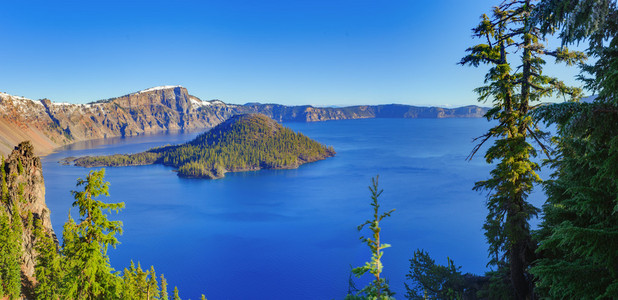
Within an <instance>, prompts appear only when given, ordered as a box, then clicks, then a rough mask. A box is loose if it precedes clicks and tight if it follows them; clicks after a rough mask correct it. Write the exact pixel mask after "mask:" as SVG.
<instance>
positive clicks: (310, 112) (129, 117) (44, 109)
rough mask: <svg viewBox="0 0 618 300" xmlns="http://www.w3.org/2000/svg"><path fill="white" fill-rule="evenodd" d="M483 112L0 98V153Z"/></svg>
mask: <svg viewBox="0 0 618 300" xmlns="http://www.w3.org/2000/svg"><path fill="white" fill-rule="evenodd" d="M485 112H486V109H485V108H481V107H478V106H466V107H461V108H455V109H447V108H439V107H416V106H409V105H397V104H391V105H375V106H350V107H342V108H323V107H312V106H308V105H306V106H285V105H279V104H259V103H249V104H245V105H231V104H225V103H223V102H221V101H219V100H212V101H203V100H201V99H199V98H197V97H195V96H192V95H189V93H188V91H187V89H186V88H184V87H181V86H162V87H156V88H150V89H147V90H143V91H139V92H136V93H132V94H128V95H124V96H121V97H117V98H112V99H107V100H101V101H97V102H93V103H89V104H68V103H54V102H52V101H50V100H48V99H43V100H30V99H26V98H23V97H17V96H12V95H8V94H5V93H0V153H2V154H5V155H6V154H8V153H9V152H10V151H11V149H13V147H14V146H16V145H17V144H19V143H20V142H21V141H24V140H30V141H32V144H33V145H34V149H35V153H36V154H39V155H45V154H48V153H50V152H52V151H53V149H55V148H56V147H59V146H63V145H66V144H70V143H73V142H77V141H83V140H90V139H99V138H108V137H117V136H134V135H141V134H149V133H155V132H161V131H174V130H194V129H206V128H211V127H213V126H215V125H217V124H219V123H221V122H223V121H225V120H226V119H227V118H229V117H231V116H233V115H238V114H245V113H262V114H265V115H267V116H268V117H270V118H272V119H274V120H277V121H279V122H286V121H296V122H315V121H327V120H344V119H359V118H476V117H481V116H483V114H484V113H485Z"/></svg>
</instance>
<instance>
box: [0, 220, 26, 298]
mask: <svg viewBox="0 0 618 300" xmlns="http://www.w3.org/2000/svg"><path fill="white" fill-rule="evenodd" d="M21 225H22V224H21V218H20V217H19V214H18V213H17V210H16V209H14V210H13V215H12V218H9V217H8V216H7V215H6V213H5V212H3V211H2V210H1V209H0V296H7V297H8V298H9V299H18V298H19V296H20V294H21V267H20V261H21V252H22V246H21Z"/></svg>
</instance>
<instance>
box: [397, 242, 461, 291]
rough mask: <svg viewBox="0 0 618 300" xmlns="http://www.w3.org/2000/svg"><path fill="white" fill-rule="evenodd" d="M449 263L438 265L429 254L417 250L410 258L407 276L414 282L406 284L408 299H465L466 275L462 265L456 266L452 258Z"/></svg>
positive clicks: (448, 259)
mask: <svg viewBox="0 0 618 300" xmlns="http://www.w3.org/2000/svg"><path fill="white" fill-rule="evenodd" d="M447 261H448V263H447V265H446V266H441V265H436V263H435V261H434V260H433V259H431V257H430V256H429V254H428V253H427V252H425V251H423V250H416V251H415V252H414V258H412V259H410V271H409V272H408V274H407V275H406V278H407V279H409V280H411V281H412V282H413V285H412V286H410V285H408V284H407V283H406V284H405V286H406V291H407V293H406V298H407V299H463V296H464V281H465V279H464V277H463V275H462V274H461V271H460V269H461V267H455V264H454V263H453V261H452V260H451V259H450V258H447Z"/></svg>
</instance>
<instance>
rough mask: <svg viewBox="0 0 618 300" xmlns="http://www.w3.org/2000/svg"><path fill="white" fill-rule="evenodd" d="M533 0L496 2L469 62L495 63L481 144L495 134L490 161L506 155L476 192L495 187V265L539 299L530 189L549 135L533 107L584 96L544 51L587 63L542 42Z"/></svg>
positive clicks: (482, 93)
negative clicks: (548, 62) (532, 272)
mask: <svg viewBox="0 0 618 300" xmlns="http://www.w3.org/2000/svg"><path fill="white" fill-rule="evenodd" d="M533 2H534V1H532V0H524V1H515V0H509V1H504V2H502V3H501V4H500V5H499V6H497V7H494V9H493V14H492V16H491V17H489V16H487V15H483V17H482V21H481V23H480V24H479V25H478V27H476V28H474V29H473V34H474V36H475V37H476V38H479V39H481V40H483V43H481V44H479V45H476V46H473V47H470V48H468V50H467V51H468V52H469V54H468V55H467V56H465V57H464V58H462V60H461V61H460V63H461V64H462V65H471V66H479V65H480V64H488V65H490V66H491V67H490V69H489V71H488V73H487V75H486V76H485V84H486V85H485V86H482V87H479V88H477V89H476V91H477V92H478V93H479V100H480V101H492V102H493V105H494V106H493V108H492V109H490V110H489V111H488V113H487V114H486V117H487V118H488V119H489V120H496V121H497V122H498V125H497V126H495V127H493V128H491V129H490V130H489V132H488V133H487V134H485V135H484V136H483V137H482V142H481V143H480V144H478V145H477V147H476V148H475V149H474V150H473V153H472V154H471V156H473V155H474V154H475V153H476V151H477V150H479V148H480V147H481V145H483V143H485V142H486V141H488V140H489V139H492V138H493V139H494V140H495V142H494V144H493V145H492V146H491V147H490V148H489V149H488V150H487V152H486V154H485V159H486V160H487V162H488V163H493V162H494V161H498V163H497V165H496V167H495V168H494V169H493V170H492V171H491V178H489V179H487V180H483V181H479V182H477V183H476V185H475V187H474V189H475V190H484V191H488V192H489V194H488V197H487V208H488V214H487V218H486V221H485V224H484V226H483V228H484V229H485V236H486V238H487V241H488V243H489V253H490V257H491V260H490V264H491V265H494V266H498V265H501V264H502V263H503V262H508V265H509V268H510V274H511V282H512V284H513V286H514V288H515V289H514V291H515V294H516V295H517V297H518V298H526V297H527V298H530V297H532V280H531V277H530V276H529V275H528V274H527V270H528V267H529V266H530V264H531V263H532V261H533V260H534V248H535V245H534V242H533V240H532V237H531V233H530V225H529V220H530V218H532V217H534V216H536V215H537V213H538V209H537V208H535V207H534V206H532V205H531V204H530V203H528V202H527V198H528V195H529V194H530V192H531V191H532V188H533V186H534V185H535V184H536V183H540V182H541V179H540V178H539V176H538V175H537V173H536V172H537V171H538V170H539V165H538V164H537V163H536V162H534V161H533V160H532V158H533V157H535V156H536V155H537V151H536V150H535V148H534V147H533V146H532V145H531V140H534V141H535V142H537V143H539V144H540V146H541V147H542V148H543V150H544V151H546V148H545V147H544V145H543V144H542V140H543V139H544V137H545V135H546V134H544V133H542V132H541V131H540V130H539V129H538V128H537V127H536V125H535V123H534V120H533V119H532V117H531V116H529V112H530V111H531V110H532V109H533V108H534V106H533V103H534V102H535V101H539V100H541V99H542V98H544V97H549V96H553V95H555V94H557V95H563V96H569V97H571V98H572V99H577V98H578V97H579V96H580V94H581V90H580V89H578V88H571V87H568V86H566V85H565V84H564V83H562V82H561V81H559V80H557V79H556V78H552V77H549V76H546V75H543V65H544V64H545V60H544V59H543V58H542V57H543V56H544V55H550V56H554V57H555V58H556V60H557V61H564V62H566V63H567V64H573V63H576V62H581V61H582V60H583V59H584V58H585V55H584V54H583V53H580V52H569V51H568V49H567V48H565V47H561V48H559V49H557V50H555V51H549V50H546V49H545V48H544V46H543V44H541V33H540V29H539V28H538V27H536V26H535V23H534V20H533V19H532V18H531V14H532V12H533V11H534V9H535V5H534V4H533ZM519 50H521V59H520V62H519V64H518V65H517V66H516V67H513V66H512V65H511V63H510V62H509V60H510V58H511V56H509V53H512V52H515V51H519Z"/></svg>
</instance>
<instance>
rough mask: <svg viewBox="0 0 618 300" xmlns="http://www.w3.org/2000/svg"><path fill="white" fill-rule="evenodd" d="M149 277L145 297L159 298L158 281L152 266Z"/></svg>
mask: <svg viewBox="0 0 618 300" xmlns="http://www.w3.org/2000/svg"><path fill="white" fill-rule="evenodd" d="M148 273H149V276H150V277H149V279H148V288H147V291H148V292H147V299H148V300H150V299H159V296H160V292H159V283H158V282H157V273H155V269H154V266H150V271H149V272H148Z"/></svg>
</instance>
